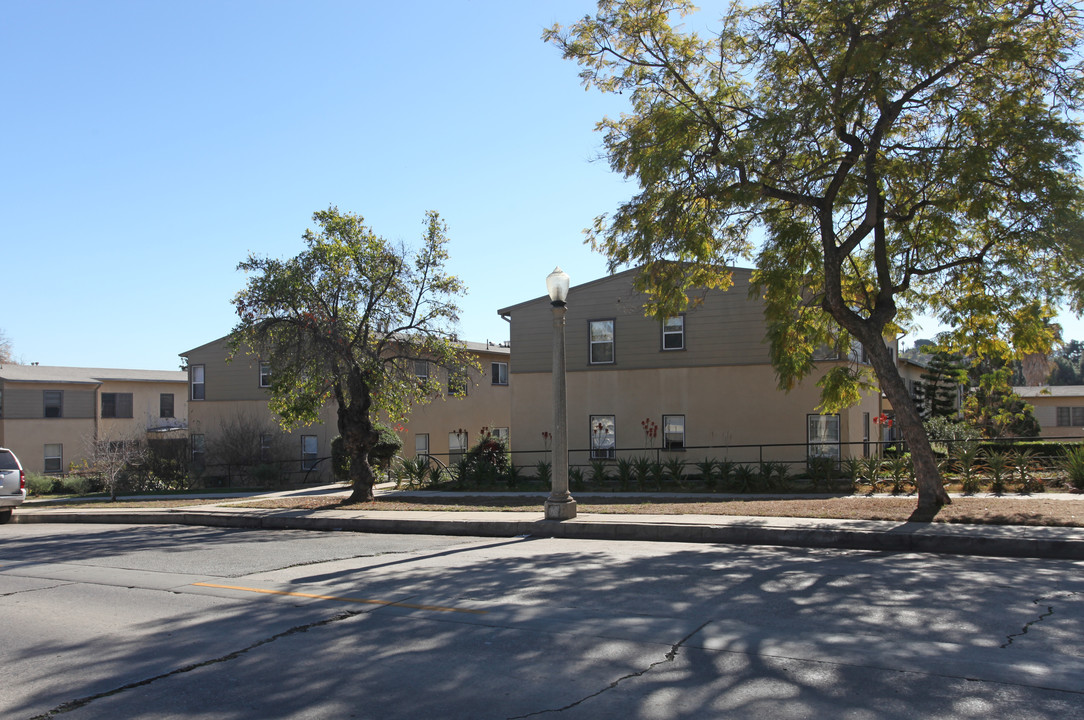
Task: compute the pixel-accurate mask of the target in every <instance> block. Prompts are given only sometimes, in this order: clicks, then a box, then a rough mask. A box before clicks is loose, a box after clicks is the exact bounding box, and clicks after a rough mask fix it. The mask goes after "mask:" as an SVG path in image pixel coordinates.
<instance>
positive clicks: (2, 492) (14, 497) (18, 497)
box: [0, 448, 26, 523]
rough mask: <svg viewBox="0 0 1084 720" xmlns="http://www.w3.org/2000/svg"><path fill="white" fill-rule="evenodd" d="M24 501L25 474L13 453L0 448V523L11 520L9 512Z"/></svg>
mask: <svg viewBox="0 0 1084 720" xmlns="http://www.w3.org/2000/svg"><path fill="white" fill-rule="evenodd" d="M23 500H26V473H25V472H23V466H22V465H21V464H20V463H19V458H17V457H15V453H13V452H12V451H10V450H8V449H7V448H0V523H6V522H7V521H8V520H11V512H12V510H13V509H14V508H15V507H16V506H17V505H22V503H23Z"/></svg>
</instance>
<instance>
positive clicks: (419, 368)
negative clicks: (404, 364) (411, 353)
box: [414, 360, 429, 382]
mask: <svg viewBox="0 0 1084 720" xmlns="http://www.w3.org/2000/svg"><path fill="white" fill-rule="evenodd" d="M414 376H415V377H417V378H418V380H419V381H421V382H425V381H426V380H428V379H429V361H427V360H415V361H414Z"/></svg>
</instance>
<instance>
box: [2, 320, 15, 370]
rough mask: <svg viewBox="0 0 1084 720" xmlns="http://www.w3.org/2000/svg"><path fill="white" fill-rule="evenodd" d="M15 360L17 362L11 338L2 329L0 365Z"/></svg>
mask: <svg viewBox="0 0 1084 720" xmlns="http://www.w3.org/2000/svg"><path fill="white" fill-rule="evenodd" d="M13 362H15V358H14V356H13V355H12V349H11V338H9V337H8V336H7V333H5V332H4V331H3V330H2V329H0V365H3V364H5V363H13Z"/></svg>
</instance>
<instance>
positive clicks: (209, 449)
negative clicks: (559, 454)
mask: <svg viewBox="0 0 1084 720" xmlns="http://www.w3.org/2000/svg"><path fill="white" fill-rule="evenodd" d="M465 345H466V347H467V349H468V350H470V351H471V352H472V353H474V354H475V355H476V356H477V358H478V360H479V363H480V365H481V367H482V368H483V371H482V372H481V373H477V372H474V371H472V372H470V373H468V374H467V377H466V378H465V380H466V395H465V396H464V397H455V396H454V395H453V394H452V391H453V390H454V388H456V387H457V386H458V385H459V384H461V383H462V382H463V380H464V379H463V377H462V376H457V375H454V374H452V375H451V376H449V373H447V372H446V371H445V370H444V369H442V368H439V367H437V366H436V365H432V364H429V363H424V362H418V363H416V364H415V371H416V372H417V373H418V374H419V375H421V374H423V373H424V374H429V373H439V374H440V375H441V377H440V382H441V386H442V387H443V388H444V390H445V392H444V393H442V394H441V396H440V397H436V398H433V399H432V400H431V402H429V403H428V404H424V405H416V406H415V407H414V409H413V411H412V412H411V415H410V417H409V418H408V419H407V420H405V421H403V422H400V423H396V424H395V426H396V430H397V432H398V433H399V436H400V438H401V439H402V441H403V449H402V453H401V454H402V456H403V457H405V458H411V457H413V456H414V455H416V454H419V453H425V454H431V455H434V456H436V457H437V458H438V459H440V460H441V461H443V462H445V463H448V462H450V461H454V459H455V458H456V457H457V456H458V454H460V453H462V452H465V451H466V450H467V449H469V448H470V447H471V445H473V444H475V443H477V442H478V440H479V439H480V437H481V434H482V433H483V431H488V432H490V433H492V434H493V435H496V436H500V437H502V438H504V439H505V440H507V439H508V438H509V435H510V425H511V423H510V422H509V420H510V415H511V400H510V397H511V396H510V388H509V350H508V347H507V346H499V345H494V344H491V343H470V342H468V343H465ZM181 355H182V357H184V358H186V359H187V362H188V378H187V379H188V400H189V408H188V413H189V428H190V436H191V446H192V451H193V453H194V460H195V461H196V462H197V463H200V462H205V463H206V464H207V465H208V471H209V473H211V474H216V473H219V472H222V470H223V469H222V468H217V469H216V468H214V467H212V466H214V465H216V464H221V460H222V458H221V457H216V454H217V455H221V453H218V452H217V451H216V448H221V447H222V446H223V444H224V443H228V442H229V438H230V437H234V436H237V435H239V434H242V433H246V432H247V433H249V434H255V435H257V436H258V437H259V439H260V440H259V442H260V452H261V456H262V457H261V458H259V459H260V460H263V461H267V462H275V463H277V464H279V465H280V466H281V467H282V468H283V469H284V470H285V471H287V472H289V473H290V474H291V475H292V476H293V477H294V478H295V479H298V480H302V481H305V480H308V481H315V480H317V479H325V480H326V479H328V478H329V477H330V467H329V463H328V462H326V460H327V458H328V457H330V455H331V441H332V440H333V439H334V438H335V436H336V435H338V434H339V431H338V427H337V419H336V414H335V406H334V403H329V404H328V405H327V406H326V407H325V408H324V409H323V411H322V413H321V418H320V421H319V422H317V423H314V424H312V425H308V426H305V427H298V428H293V429H291V430H289V431H287V430H283V429H282V428H281V427H280V426H279V424H278V422H277V419H276V417H275V416H274V414H273V413H272V412H271V410H270V409H269V408H268V393H269V388H270V386H271V373H272V372H274V368H272V367H271V365H270V363H267V362H262V361H261V360H260V359H259V357H257V356H255V355H239V356H238V357H236V358H234V359H233V360H232V361H231V362H227V361H226V359H227V357H228V356H229V347H228V337H222V338H219V339H217V340H213V341H211V342H209V343H207V344H205V345H201V346H200V347H197V348H193V349H192V350H188V351H186V352H184V353H181Z"/></svg>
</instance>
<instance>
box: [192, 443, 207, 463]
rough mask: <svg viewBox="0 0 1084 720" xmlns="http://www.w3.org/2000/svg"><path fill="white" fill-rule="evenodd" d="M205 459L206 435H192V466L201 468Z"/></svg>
mask: <svg viewBox="0 0 1084 720" xmlns="http://www.w3.org/2000/svg"><path fill="white" fill-rule="evenodd" d="M206 459H207V437H206V436H205V435H193V436H192V467H194V468H196V469H197V470H202V469H203V467H204V464H205V462H206Z"/></svg>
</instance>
